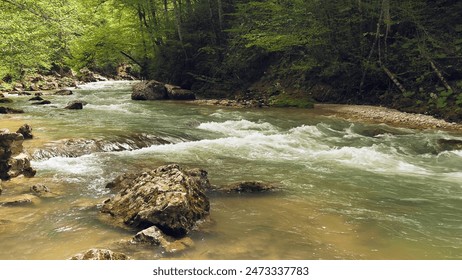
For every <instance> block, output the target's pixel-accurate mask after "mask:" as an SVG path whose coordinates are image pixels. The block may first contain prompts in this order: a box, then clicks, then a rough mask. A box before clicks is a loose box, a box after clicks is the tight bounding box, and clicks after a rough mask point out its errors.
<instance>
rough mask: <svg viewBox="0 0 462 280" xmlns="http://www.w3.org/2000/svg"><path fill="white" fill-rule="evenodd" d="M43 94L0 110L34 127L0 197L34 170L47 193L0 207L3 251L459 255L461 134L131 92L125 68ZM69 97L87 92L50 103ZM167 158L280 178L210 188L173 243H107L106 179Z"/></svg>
mask: <svg viewBox="0 0 462 280" xmlns="http://www.w3.org/2000/svg"><path fill="white" fill-rule="evenodd" d="M50 100H51V101H52V104H50V105H45V106H43V107H37V106H34V105H31V104H30V103H29V101H27V99H26V98H22V97H17V98H16V100H15V101H16V103H15V104H19V105H20V106H21V108H24V110H25V111H26V112H27V114H26V115H24V116H15V117H9V119H6V117H5V118H3V117H2V119H0V121H1V122H2V125H1V126H5V125H7V123H10V124H11V123H20V122H27V123H29V124H31V125H32V127H33V128H34V134H35V135H36V137H35V139H34V140H31V141H29V142H27V144H26V146H27V149H28V150H29V151H30V152H31V154H34V153H35V155H36V156H35V158H34V161H33V163H32V164H33V167H34V168H35V169H37V170H38V173H37V176H36V177H35V178H33V179H30V181H28V180H27V179H18V180H16V181H12V182H7V183H5V188H4V191H3V194H2V196H0V199H2V197H3V198H4V197H5V196H9V195H17V194H21V193H24V190H26V189H27V188H28V186H29V185H32V184H34V182H41V183H43V184H46V185H48V186H49V187H50V188H51V189H52V190H54V191H55V192H56V193H58V194H59V196H58V197H57V198H53V199H46V200H45V199H42V200H40V202H37V203H34V204H33V205H31V206H27V207H14V208H11V207H10V208H7V207H0V226H1V228H0V248H4V249H2V250H1V251H0V258H1V259H65V258H68V257H70V256H72V255H73V254H75V253H78V252H80V251H83V250H86V249H88V248H91V247H105V248H113V249H117V250H119V251H120V250H125V252H126V253H127V254H129V255H130V256H132V257H133V258H139V259H153V258H170V257H171V258H185V259H460V258H462V238H461V236H462V235H461V233H462V169H461V167H462V150H461V149H460V146H458V145H452V146H451V145H450V144H452V143H462V142H461V141H462V135H461V134H457V133H449V132H443V131H437V130H425V131H419V130H411V129H401V128H393V127H390V126H386V125H369V124H360V123H350V122H347V121H344V120H339V119H335V118H333V117H328V116H323V115H320V114H318V112H316V111H314V110H299V109H252V110H247V109H226V108H219V107H208V106H197V105H193V104H189V103H186V102H170V101H147V102H141V101H132V100H130V83H128V82H100V83H94V84H89V85H86V86H84V87H83V88H82V89H79V90H76V91H75V95H74V96H50ZM72 100H84V101H86V102H88V105H86V106H85V107H84V109H83V110H81V111H69V110H64V109H61V108H64V107H65V104H67V103H68V102H69V101H72ZM63 143H64V144H63ZM73 143H74V144H75V145H80V146H78V147H79V148H78V149H75V145H74V146H73ZM448 143H449V144H448ZM166 163H178V164H181V165H183V166H186V167H200V168H203V169H206V170H207V171H208V172H209V179H210V180H211V182H212V183H213V184H216V185H221V184H223V185H224V184H228V183H232V182H237V181H245V180H253V181H255V180H258V181H265V182H269V183H274V184H277V185H278V186H279V187H280V189H281V191H279V192H275V193H270V194H265V195H260V196H258V195H232V196H220V195H212V196H211V218H212V220H213V223H212V224H211V225H210V226H209V227H208V228H207V230H206V231H204V232H198V233H195V234H193V236H192V238H193V240H194V241H195V242H196V245H195V247H194V248H193V249H190V250H189V251H186V252H184V253H182V254H180V255H173V256H166V255H164V254H162V252H161V251H156V250H154V251H153V250H152V249H149V248H137V249H136V250H134V249H133V248H120V247H118V245H117V241H118V240H120V239H122V238H127V237H129V236H130V235H131V234H133V232H127V231H126V230H124V229H119V228H114V227H110V226H108V225H107V224H105V223H104V222H102V221H101V219H103V218H102V217H101V214H99V213H98V209H97V207H96V205H97V204H99V203H101V202H102V201H103V200H104V199H105V198H107V197H108V196H109V195H110V194H109V191H108V190H107V189H105V188H104V186H105V184H106V183H107V182H109V181H110V180H111V179H113V178H114V177H116V176H117V175H119V174H121V173H123V172H127V171H137V170H140V169H142V168H154V167H156V166H159V165H163V164H166Z"/></svg>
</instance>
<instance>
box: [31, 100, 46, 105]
mask: <svg viewBox="0 0 462 280" xmlns="http://www.w3.org/2000/svg"><path fill="white" fill-rule="evenodd" d="M31 104H32V105H48V104H51V101H49V100H42V101H39V102H33V103H31Z"/></svg>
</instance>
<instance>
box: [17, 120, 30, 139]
mask: <svg viewBox="0 0 462 280" xmlns="http://www.w3.org/2000/svg"><path fill="white" fill-rule="evenodd" d="M16 133H19V134H22V136H23V137H24V139H32V138H34V135H32V127H31V126H30V125H28V124H27V123H26V124H23V125H22V126H21V127H20V128H19V129H18V130H17V131H16Z"/></svg>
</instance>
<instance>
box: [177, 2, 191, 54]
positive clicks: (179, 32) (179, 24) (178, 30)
mask: <svg viewBox="0 0 462 280" xmlns="http://www.w3.org/2000/svg"><path fill="white" fill-rule="evenodd" d="M173 9H174V12H175V26H176V31H177V33H178V39H179V40H180V44H181V48H182V49H183V52H184V55H185V57H186V59H187V58H188V54H187V53H186V49H185V48H184V43H183V33H182V30H181V11H180V6H179V3H178V0H173Z"/></svg>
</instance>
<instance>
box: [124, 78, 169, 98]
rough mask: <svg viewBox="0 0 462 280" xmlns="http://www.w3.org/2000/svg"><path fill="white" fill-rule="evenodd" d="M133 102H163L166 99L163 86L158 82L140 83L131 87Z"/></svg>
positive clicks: (166, 95) (165, 91)
mask: <svg viewBox="0 0 462 280" xmlns="http://www.w3.org/2000/svg"><path fill="white" fill-rule="evenodd" d="M132 99H133V100H163V99H168V94H167V90H166V89H165V85H164V84H163V83H161V82H158V81H154V80H153V81H142V82H139V83H137V84H135V85H133V92H132Z"/></svg>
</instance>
